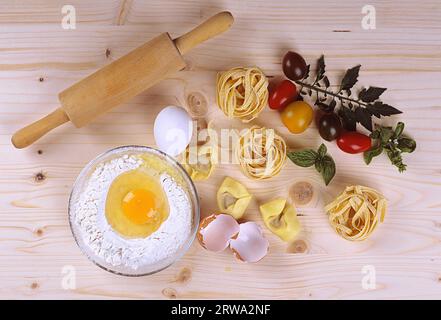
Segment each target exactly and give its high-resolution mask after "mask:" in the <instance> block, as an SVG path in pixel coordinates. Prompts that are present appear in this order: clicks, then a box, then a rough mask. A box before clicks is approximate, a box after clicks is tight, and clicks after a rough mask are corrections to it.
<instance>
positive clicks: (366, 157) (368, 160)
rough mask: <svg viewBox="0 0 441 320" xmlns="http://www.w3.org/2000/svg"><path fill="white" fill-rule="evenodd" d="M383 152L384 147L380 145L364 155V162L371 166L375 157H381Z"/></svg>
mask: <svg viewBox="0 0 441 320" xmlns="http://www.w3.org/2000/svg"><path fill="white" fill-rule="evenodd" d="M382 152H383V146H382V145H381V144H380V145H378V146H376V147H374V148H372V149H370V150H368V151H366V152H365V153H364V154H363V158H364V162H365V163H366V164H367V165H369V163H371V161H372V159H373V158H374V157H377V156H379V155H380V154H381V153H382Z"/></svg>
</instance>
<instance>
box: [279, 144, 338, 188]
mask: <svg viewBox="0 0 441 320" xmlns="http://www.w3.org/2000/svg"><path fill="white" fill-rule="evenodd" d="M327 152H328V150H327V148H326V146H325V145H324V144H323V143H322V144H321V145H320V147H319V148H318V150H317V151H315V150H312V149H306V150H301V151H291V152H288V153H287V156H288V158H289V159H290V160H291V161H292V162H294V163H295V164H296V165H298V166H300V167H305V168H307V167H312V166H315V169H316V170H317V171H318V172H319V173H320V174H321V175H322V177H323V180H324V181H325V184H326V185H328V184H329V183H330V182H331V180H332V178H334V176H335V162H334V160H333V159H332V157H331V156H330V155H329V154H327Z"/></svg>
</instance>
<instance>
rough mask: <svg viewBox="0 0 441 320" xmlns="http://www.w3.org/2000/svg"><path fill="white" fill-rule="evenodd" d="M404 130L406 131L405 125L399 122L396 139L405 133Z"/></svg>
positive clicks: (395, 134) (396, 128)
mask: <svg viewBox="0 0 441 320" xmlns="http://www.w3.org/2000/svg"><path fill="white" fill-rule="evenodd" d="M403 130H404V123H402V122H398V123H397V126H396V127H395V133H394V138H399V137H400V136H401V134H402V133H403Z"/></svg>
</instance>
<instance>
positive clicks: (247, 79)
mask: <svg viewBox="0 0 441 320" xmlns="http://www.w3.org/2000/svg"><path fill="white" fill-rule="evenodd" d="M216 89H217V94H216V102H217V105H218V106H219V108H220V109H221V110H222V111H223V113H224V114H225V115H226V116H227V117H229V118H239V119H241V120H242V121H243V122H250V121H251V120H253V119H255V118H257V116H258V115H259V113H260V112H261V111H262V109H263V108H264V107H265V106H266V104H267V101H268V80H267V78H266V76H265V75H264V74H263V72H262V70H260V69H259V68H257V67H251V68H242V67H237V68H233V69H231V70H228V71H225V72H220V73H218V75H217V84H216Z"/></svg>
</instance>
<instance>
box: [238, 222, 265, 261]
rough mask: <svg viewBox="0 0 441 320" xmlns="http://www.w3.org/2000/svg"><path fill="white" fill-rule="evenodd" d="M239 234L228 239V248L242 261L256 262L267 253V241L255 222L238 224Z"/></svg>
mask: <svg viewBox="0 0 441 320" xmlns="http://www.w3.org/2000/svg"><path fill="white" fill-rule="evenodd" d="M239 227H240V230H239V234H238V235H237V237H236V238H235V239H231V240H230V249H231V250H232V251H233V253H234V255H235V256H236V258H237V259H239V260H240V261H243V262H257V261H259V260H261V259H262V258H263V257H265V256H266V255H267V253H268V248H269V242H268V240H267V239H266V238H265V237H264V236H263V232H262V229H261V228H260V227H259V225H258V224H257V223H255V222H245V223H242V224H240V226H239Z"/></svg>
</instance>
